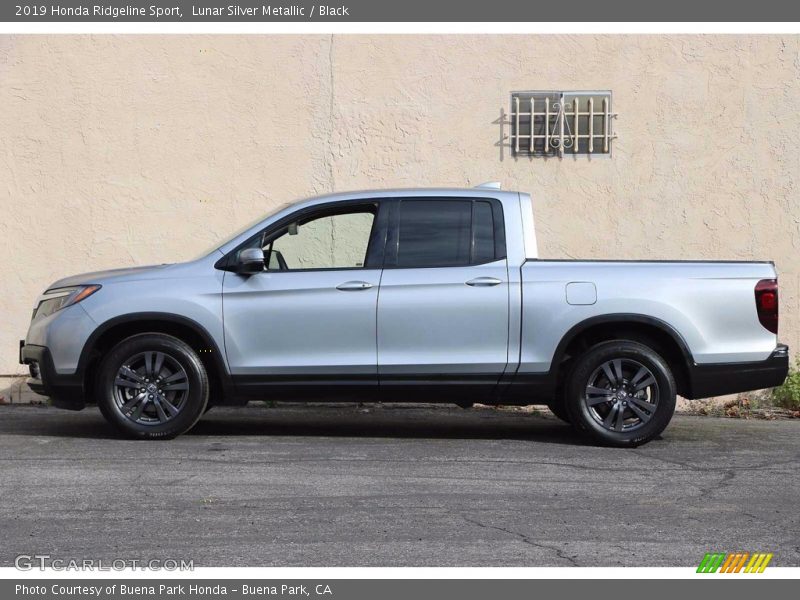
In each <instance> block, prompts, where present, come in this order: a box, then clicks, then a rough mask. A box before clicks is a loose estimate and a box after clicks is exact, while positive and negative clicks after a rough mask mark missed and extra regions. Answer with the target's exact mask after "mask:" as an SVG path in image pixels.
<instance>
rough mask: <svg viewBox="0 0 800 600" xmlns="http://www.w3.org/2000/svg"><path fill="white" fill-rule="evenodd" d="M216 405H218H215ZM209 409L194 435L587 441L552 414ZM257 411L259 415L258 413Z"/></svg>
mask: <svg viewBox="0 0 800 600" xmlns="http://www.w3.org/2000/svg"><path fill="white" fill-rule="evenodd" d="M215 410H216V409H215ZM223 410H224V411H225V412H224V414H223V413H220V414H215V412H214V411H212V412H210V413H208V414H207V415H206V416H205V417H203V419H201V420H200V422H198V423H197V425H195V426H194V428H193V429H192V430H191V431H190V432H189V433H188V434H187V435H189V436H227V437H230V436H296V437H352V438H397V439H423V438H425V439H486V440H499V439H515V440H526V441H535V442H540V443H555V444H568V445H586V444H587V441H586V439H585V438H584V437H582V436H580V435H579V434H577V433H576V432H575V431H574V430H573V429H572V428H571V427H569V426H568V425H567V424H565V423H563V422H561V421H559V420H558V419H556V418H554V417H551V416H543V415H538V414H534V415H532V414H525V413H516V412H503V411H494V410H463V409H458V408H455V409H449V408H429V409H428V408H392V409H383V408H375V409H354V408H346V409H345V408H338V407H324V408H321V407H297V408H294V407H293V408H278V409H263V410H258V409H256V411H253V410H248V411H247V412H248V414H247V415H246V416H245V415H244V414H242V415H241V416H237V412H239V411H237V410H236V409H223ZM254 412H255V414H254Z"/></svg>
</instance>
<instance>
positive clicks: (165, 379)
mask: <svg viewBox="0 0 800 600" xmlns="http://www.w3.org/2000/svg"><path fill="white" fill-rule="evenodd" d="M95 386H96V388H95V394H96V398H97V404H98V406H99V407H100V411H101V412H102V413H103V416H104V417H105V418H106V420H108V421H109V422H110V423H111V424H112V425H114V427H116V428H117V429H118V430H119V431H121V432H122V433H124V434H126V435H127V436H129V437H133V438H140V439H168V438H173V437H175V436H177V435H180V434H182V433H184V432H186V431H188V430H189V429H191V428H192V427H193V426H194V424H195V423H197V421H198V420H199V419H200V417H201V416H202V415H203V412H204V411H205V409H206V406H207V404H208V394H209V385H208V375H207V374H206V370H205V367H204V366H203V362H202V361H201V360H200V358H199V357H198V356H197V353H196V352H195V351H194V350H192V348H191V347H190V346H189V345H188V344H186V343H185V342H183V341H181V340H179V339H178V338H176V337H173V336H171V335H165V334H161V333H143V334H139V335H134V336H131V337H129V338H127V339H125V340H122V341H121V342H120V343H118V344H117V345H116V346H114V348H112V349H111V351H110V352H109V353H108V354H107V355H106V357H105V358H104V359H103V361H102V362H101V363H100V367H99V370H98V372H97V376H96V380H95Z"/></svg>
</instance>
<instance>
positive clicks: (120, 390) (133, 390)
mask: <svg viewBox="0 0 800 600" xmlns="http://www.w3.org/2000/svg"><path fill="white" fill-rule="evenodd" d="M189 392H190V389H189V375H188V374H187V373H186V369H184V368H183V367H182V366H181V364H180V363H179V362H178V361H177V360H176V359H175V358H174V357H173V356H171V355H169V354H166V353H165V352H159V351H146V352H139V353H137V354H134V355H133V356H130V357H128V358H127V359H126V360H124V361H123V362H122V365H120V367H119V369H118V370H117V376H116V378H115V379H114V383H113V384H112V392H111V393H112V395H113V397H114V404H115V406H116V409H117V410H119V412H120V413H122V415H123V416H124V417H125V418H127V419H130V420H131V421H133V422H134V423H137V424H139V425H156V424H160V423H166V422H168V421H170V420H172V419H174V418H175V417H177V416H178V415H179V414H180V412H181V410H183V407H184V406H185V405H186V401H187V398H188V397H189Z"/></svg>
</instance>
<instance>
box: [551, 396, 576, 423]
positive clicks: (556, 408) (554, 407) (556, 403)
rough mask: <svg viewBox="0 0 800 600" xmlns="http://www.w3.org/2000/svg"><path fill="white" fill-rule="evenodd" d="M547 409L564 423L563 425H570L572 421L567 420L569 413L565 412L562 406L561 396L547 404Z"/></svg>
mask: <svg viewBox="0 0 800 600" xmlns="http://www.w3.org/2000/svg"><path fill="white" fill-rule="evenodd" d="M547 408H549V409H550V412H551V413H553V414H554V415H555V416H556V417H558V418H559V419H561V420H562V421H564V423H567V424H572V421H571V420H570V418H569V413H568V412H567V407H566V406H564V396H563V394H559V395H558V396H557V397H555V398H553V399H552V400H551V401H550V402H548V403H547Z"/></svg>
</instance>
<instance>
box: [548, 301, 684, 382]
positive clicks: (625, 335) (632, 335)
mask: <svg viewBox="0 0 800 600" xmlns="http://www.w3.org/2000/svg"><path fill="white" fill-rule="evenodd" d="M611 340H630V341H634V342H640V343H643V344H645V345H647V346H650V347H651V348H653V350H655V351H656V352H658V353H659V354H660V355H661V356H663V357H664V359H665V360H666V361H667V363H668V364H669V366H670V368H671V369H672V371H673V375H674V377H675V381H676V384H677V386H678V393H679V394H681V395H684V394H685V393H686V392H688V390H689V386H690V378H689V373H690V368H691V365H693V364H694V359H693V357H692V353H691V351H690V350H689V346H688V344H687V343H686V340H684V338H683V336H682V335H681V334H680V332H678V331H677V330H676V329H675V328H674V327H672V326H671V325H670V324H669V323H667V322H665V321H663V320H661V319H658V318H656V317H651V316H648V315H639V314H628V313H619V314H610V315H601V316H597V317H591V318H589V319H586V320H584V321H581V322H580V323H578V324H576V325H574V326H573V327H572V328H571V329H570V330H569V331H567V333H566V334H565V335H564V337H563V338H562V339H561V341H560V342H559V344H558V346H557V347H556V351H555V353H554V355H553V362H552V367H551V369H552V370H553V371H554V372H555V375H556V376H557V377H558V378H561V377H563V376H564V375H565V373H566V372H567V371H568V370H569V367H568V365H569V362H570V359H571V358H572V357H574V356H577V355H578V354H580V352H582V351H584V350H586V349H588V348H589V347H591V346H593V345H595V344H598V343H601V342H606V341H611Z"/></svg>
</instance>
